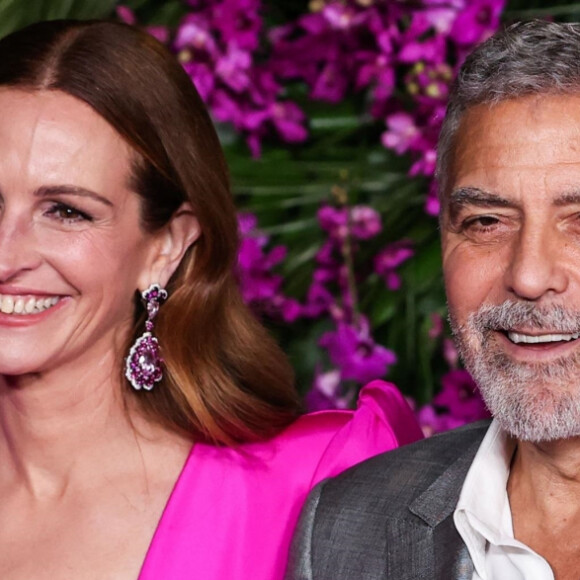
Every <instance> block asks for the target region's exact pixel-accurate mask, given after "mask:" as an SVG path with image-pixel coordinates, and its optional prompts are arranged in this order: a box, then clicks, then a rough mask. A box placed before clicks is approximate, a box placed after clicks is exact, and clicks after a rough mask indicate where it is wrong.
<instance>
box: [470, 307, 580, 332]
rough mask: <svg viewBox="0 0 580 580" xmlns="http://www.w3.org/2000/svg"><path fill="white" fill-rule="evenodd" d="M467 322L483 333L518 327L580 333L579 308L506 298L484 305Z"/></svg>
mask: <svg viewBox="0 0 580 580" xmlns="http://www.w3.org/2000/svg"><path fill="white" fill-rule="evenodd" d="M468 324H469V326H471V328H474V329H475V330H477V331H479V332H480V333H482V334H485V333H486V332H489V331H509V330H513V329H514V328H516V327H525V328H530V329H537V330H549V331H559V332H562V333H566V334H568V333H569V334H573V333H577V332H580V311H577V310H572V309H568V308H565V307H564V306H562V305H560V304H555V305H552V306H538V305H537V304H534V303H530V302H518V301H516V300H506V301H505V302H503V303H502V304H499V305H492V304H484V305H482V306H481V307H480V308H479V309H478V310H477V311H476V312H474V313H473V314H471V315H470V317H469V323H468Z"/></svg>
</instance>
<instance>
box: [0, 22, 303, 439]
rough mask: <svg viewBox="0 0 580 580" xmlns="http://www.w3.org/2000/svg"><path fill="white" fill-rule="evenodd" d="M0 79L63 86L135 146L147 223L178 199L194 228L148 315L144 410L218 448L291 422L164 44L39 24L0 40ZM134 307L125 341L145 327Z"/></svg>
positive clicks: (221, 175) (280, 359)
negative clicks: (196, 232) (156, 378)
mask: <svg viewBox="0 0 580 580" xmlns="http://www.w3.org/2000/svg"><path fill="white" fill-rule="evenodd" d="M2 85H3V86H14V87H18V88H20V89H24V90H57V91H63V92H64V93H68V94H69V95H72V96H74V97H76V98H78V99H80V100H82V101H84V102H86V103H88V104H89V105H90V106H91V107H92V108H93V109H94V110H95V111H96V112H97V113H98V114H99V115H101V116H102V117H103V118H104V119H106V120H107V121H108V122H109V123H110V124H111V125H112V126H113V127H114V128H115V129H116V130H117V131H118V133H119V134H120V135H121V136H122V137H123V138H124V139H125V140H126V141H127V142H128V143H129V144H130V145H131V147H132V148H133V149H134V151H135V152H136V161H135V163H134V171H133V175H132V176H131V179H132V185H133V187H134V189H135V191H136V192H137V193H138V194H139V195H140V196H141V198H142V200H143V201H142V223H143V227H144V228H145V229H146V230H148V231H155V230H156V229H159V228H161V227H163V225H164V224H166V223H167V222H168V221H169V220H170V218H171V216H172V215H173V214H174V212H175V211H176V209H177V208H178V207H180V205H181V204H182V203H183V202H185V201H189V202H190V203H191V204H192V206H193V210H194V213H195V214H196V217H197V219H198V220H199V223H200V226H201V231H202V233H201V236H200V238H199V239H198V240H197V242H196V243H195V244H194V246H192V247H191V248H190V249H189V250H188V252H187V253H186V255H185V257H184V258H183V260H182V262H181V264H180V266H179V268H178V269H177V271H176V272H175V274H174V275H173V276H172V278H171V280H170V282H169V284H168V288H167V289H168V291H169V299H168V300H167V302H166V303H165V304H164V305H163V306H162V308H161V310H160V312H159V315H158V318H157V319H156V335H157V337H158V338H159V342H160V344H161V348H162V353H163V357H164V359H165V365H166V369H165V373H164V378H163V381H162V382H161V383H159V384H158V385H157V386H156V387H155V389H153V391H150V392H137V393H135V395H136V396H138V397H139V401H140V403H141V405H142V408H143V409H144V411H145V412H146V413H147V414H148V416H150V417H152V418H154V419H155V420H157V421H160V422H161V423H163V424H164V425H166V426H167V427H169V428H172V429H174V430H178V431H179V432H182V433H183V432H185V433H188V434H191V435H193V436H194V437H195V438H197V439H202V440H207V441H211V442H215V443H225V444H232V443H234V442H238V441H248V440H256V439H262V438H267V437H270V436H272V435H274V434H275V433H276V432H278V431H279V430H280V429H282V428H283V427H285V426H286V425H287V424H288V423H289V422H291V421H292V420H293V419H294V418H295V417H296V416H297V414H298V410H299V403H298V399H297V395H296V393H295V390H294V388H293V373H292V370H291V368H290V365H289V363H288V361H287V359H286V357H285V356H284V354H283V353H282V351H281V350H280V349H279V347H278V346H277V345H276V344H275V342H274V341H273V340H272V338H271V337H270V336H269V335H268V333H267V332H266V330H265V329H264V328H263V327H262V326H261V325H260V324H259V323H258V322H257V320H256V319H255V318H254V317H253V315H252V314H251V313H250V312H249V311H248V308H247V307H246V306H245V305H244V303H243V301H242V299H241V296H240V292H239V289H238V286H237V283H236V280H235V273H234V272H235V264H236V260H237V250H238V226H237V220H236V213H235V208H234V205H233V200H232V196H231V193H230V187H229V178H228V170H227V166H226V162H225V159H224V157H223V153H222V150H221V147H220V144H219V141H218V138H217V135H216V133H215V130H214V128H213V125H212V123H211V120H210V118H209V115H208V114H207V111H206V109H205V106H204V104H203V103H202V101H201V99H200V97H199V95H198V93H197V91H196V90H195V88H194V86H193V84H192V83H191V81H190V79H189V77H188V76H187V74H186V73H185V72H184V71H183V69H182V68H181V66H180V65H179V64H178V63H177V61H176V60H175V59H174V58H173V56H172V55H171V54H170V53H169V51H168V50H166V49H165V48H164V47H163V46H162V45H161V44H160V43H159V42H157V41H156V40H155V39H153V38H152V37H150V36H149V35H148V34H146V33H145V32H142V31H140V30H138V29H136V28H133V27H130V26H127V25H124V24H119V23H114V22H100V21H93V22H76V21H52V22H41V23H37V24H34V25H32V26H29V27H27V28H25V29H23V30H21V31H18V32H16V33H13V34H11V35H9V36H7V37H6V38H4V39H2V40H1V41H0V86H2ZM138 313H139V315H138V316H137V318H138V320H137V323H136V325H135V331H134V336H132V337H131V342H132V341H133V340H134V339H135V337H136V336H137V335H138V334H140V332H142V330H143V322H144V320H143V311H142V309H141V308H139V309H138ZM129 344H130V343H129V342H128V345H129ZM128 345H127V347H128ZM128 390H130V389H128Z"/></svg>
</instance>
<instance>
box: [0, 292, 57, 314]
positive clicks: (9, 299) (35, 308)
mask: <svg viewBox="0 0 580 580" xmlns="http://www.w3.org/2000/svg"><path fill="white" fill-rule="evenodd" d="M59 300H60V298H59V297H58V296H52V297H49V298H46V297H43V298H34V297H32V296H31V297H28V298H27V297H26V296H13V295H11V294H0V312H3V313H4V314H21V315H26V314H37V313H38V312H43V311H44V310H47V309H48V308H50V307H51V306H54V305H55V304H57V303H58V301H59Z"/></svg>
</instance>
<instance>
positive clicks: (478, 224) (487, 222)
mask: <svg viewBox="0 0 580 580" xmlns="http://www.w3.org/2000/svg"><path fill="white" fill-rule="evenodd" d="M497 224H499V219H498V218H496V217H494V216H489V215H481V216H477V217H473V218H469V219H466V220H465V221H464V222H463V224H462V226H463V227H462V229H464V230H468V229H475V230H477V229H480V230H485V229H489V228H492V227H494V226H496V225H497Z"/></svg>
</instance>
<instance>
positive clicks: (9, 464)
mask: <svg viewBox="0 0 580 580" xmlns="http://www.w3.org/2000/svg"><path fill="white" fill-rule="evenodd" d="M106 368H108V369H110V368H112V366H111V365H108V364H100V365H96V366H92V368H91V371H90V372H83V371H82V370H80V371H78V370H77V371H76V372H75V369H74V368H68V369H59V370H58V371H52V372H50V373H44V374H42V373H41V374H36V375H32V376H21V377H0V488H1V486H2V485H5V484H8V485H11V484H15V483H17V484H18V485H20V486H25V488H26V489H27V490H28V491H29V492H30V493H31V494H32V495H34V496H47V495H50V496H58V495H60V494H63V493H64V492H65V491H66V489H68V487H69V486H70V485H71V483H75V482H76V483H77V484H78V485H82V481H83V480H85V481H93V482H94V481H95V478H96V479H97V480H98V479H99V478H100V477H102V476H103V475H104V474H106V473H107V472H111V473H114V472H115V471H116V470H117V469H120V470H122V469H126V468H127V467H128V466H129V465H130V464H134V467H135V469H139V468H140V467H139V466H141V467H142V468H143V469H144V470H146V465H145V464H146V457H144V455H143V453H144V443H145V447H147V442H151V441H152V440H155V441H157V442H159V443H162V442H163V441H164V440H166V441H167V440H169V439H171V440H172V441H174V440H175V437H174V436H172V435H171V434H168V433H166V432H164V431H163V430H161V429H160V428H158V427H156V426H154V425H151V424H149V423H148V422H146V421H144V420H143V419H142V418H141V416H140V414H139V413H138V411H137V409H136V408H135V405H132V404H131V400H129V401H128V402H127V404H125V401H124V398H123V395H122V388H123V387H124V385H122V384H121V380H120V378H119V379H117V377H112V376H111V373H110V371H107V372H104V369H106ZM118 374H119V375H120V373H118ZM116 379H117V380H116ZM184 444H185V443H184ZM146 453H147V452H146V451H145V454H146ZM144 475H145V477H144V480H146V479H147V478H146V474H144Z"/></svg>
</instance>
